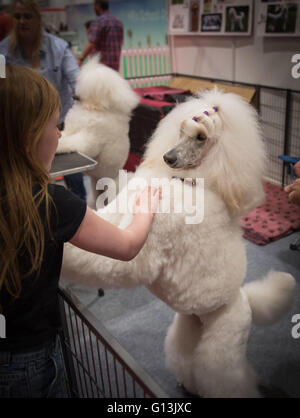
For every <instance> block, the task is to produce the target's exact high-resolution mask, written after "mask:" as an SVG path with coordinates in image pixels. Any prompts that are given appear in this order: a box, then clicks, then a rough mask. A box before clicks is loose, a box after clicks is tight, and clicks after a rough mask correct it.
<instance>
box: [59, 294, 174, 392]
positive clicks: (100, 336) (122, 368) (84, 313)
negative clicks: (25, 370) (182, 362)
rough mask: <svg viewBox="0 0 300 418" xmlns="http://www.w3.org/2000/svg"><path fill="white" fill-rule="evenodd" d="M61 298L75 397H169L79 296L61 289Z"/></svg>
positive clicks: (64, 338) (69, 367)
mask: <svg viewBox="0 0 300 418" xmlns="http://www.w3.org/2000/svg"><path fill="white" fill-rule="evenodd" d="M59 298H60V307H61V316H62V322H63V335H62V345H63V351H64V358H65V363H66V369H67V375H68V381H69V387H70V392H71V396H72V397H76V398H168V397H169V396H168V395H167V394H166V393H165V392H164V391H163V390H162V389H161V388H160V387H159V385H158V384H157V383H156V382H155V381H154V380H153V379H152V378H151V377H150V376H149V375H148V374H147V373H146V372H145V371H144V370H143V369H142V368H141V367H140V366H139V364H138V363H137V362H136V361H135V360H134V359H133V358H132V357H131V356H130V355H129V354H128V353H127V352H126V350H125V349H124V348H123V347H122V346H121V345H120V344H119V343H118V342H117V341H116V340H115V339H114V337H113V336H112V335H111V334H110V333H109V332H108V331H107V330H106V329H105V328H104V326H103V325H102V324H101V323H100V321H98V320H97V319H96V318H95V317H94V316H93V315H92V314H91V313H90V312H89V311H88V310H87V309H86V308H85V307H84V306H83V305H82V304H81V303H80V302H79V301H78V299H77V298H76V297H75V296H73V295H72V296H71V295H70V294H69V293H67V292H66V291H65V290H63V289H59ZM141 349H142V347H141Z"/></svg>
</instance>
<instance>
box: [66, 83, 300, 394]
mask: <svg viewBox="0 0 300 418" xmlns="http://www.w3.org/2000/svg"><path fill="white" fill-rule="evenodd" d="M264 166H265V152H264V147H263V141H262V137H261V132H260V128H259V125H258V121H257V115H256V112H255V111H254V109H253V108H252V107H251V106H250V105H249V104H248V103H247V102H246V101H244V100H243V99H242V98H241V97H239V96H237V95H234V94H230V93H222V92H220V91H218V90H212V91H208V92H204V93H203V94H199V96H195V97H194V98H191V99H189V100H188V101H187V102H185V103H182V104H180V105H178V106H177V107H176V108H175V109H174V110H172V111H171V112H170V113H169V114H168V115H167V116H166V117H165V118H164V119H163V120H162V121H161V122H160V123H159V125H158V127H157V129H156V131H155V132H154V134H153V136H152V138H151V140H150V142H149V144H148V147H147V150H146V153H145V157H144V162H143V163H142V165H141V166H140V167H139V168H138V170H137V171H136V173H135V175H134V177H133V179H132V180H130V182H131V181H134V180H135V179H141V178H142V179H144V180H145V181H146V182H148V183H149V184H151V181H152V180H153V179H157V181H158V184H159V182H161V185H162V189H163V191H162V200H161V202H160V205H161V206H160V212H159V213H157V214H156V216H155V219H154V222H153V224H152V229H151V232H150V234H149V236H148V239H147V241H146V243H145V245H144V247H143V248H142V250H141V252H140V253H139V254H138V255H137V257H136V258H135V259H134V260H131V261H129V262H126V263H124V262H120V261H116V260H112V259H108V258H105V257H102V256H98V255H94V254H90V253H87V252H85V251H82V250H80V249H78V248H76V247H73V246H72V245H71V244H67V245H66V248H65V254H64V262H63V276H64V277H65V278H67V279H69V280H70V281H73V282H80V283H84V284H85V285H86V286H92V287H96V288H99V287H103V288H112V287H115V288H121V287H122V288H129V287H133V286H139V285H144V286H146V287H147V288H148V289H149V290H150V291H151V292H152V293H153V294H154V295H156V296H157V297H159V298H160V299H161V300H162V301H164V302H165V303H166V304H168V305H169V306H170V307H171V308H172V309H173V310H174V311H175V312H176V314H175V317H174V320H173V323H172V324H171V326H170V328H169V330H168V332H167V337H166V340H165V355H166V362H167V366H168V368H169V369H170V370H171V371H172V372H173V373H174V375H175V376H176V378H177V380H178V382H179V383H181V384H182V385H183V386H184V387H185V388H186V389H187V390H188V391H189V392H191V393H193V394H197V395H199V396H205V397H258V396H260V394H259V391H258V384H257V378H256V375H255V372H254V370H253V369H252V367H251V365H250V364H249V363H248V361H247V358H246V348H247V341H248V335H249V331H250V327H251V323H252V321H253V322H255V323H257V324H260V325H266V324H269V323H273V322H275V321H276V320H277V319H278V318H280V317H281V315H283V314H284V313H285V312H286V311H287V310H288V309H289V307H290V305H291V301H292V297H293V290H294V286H295V280H294V278H293V277H292V276H291V275H290V274H287V273H281V272H270V273H269V274H268V275H267V277H266V278H264V279H262V280H258V281H254V282H251V283H249V284H247V285H245V286H242V284H243V281H244V279H245V276H246V269H247V257H246V248H245V243H244V241H243V238H242V229H241V226H240V217H241V216H242V215H243V214H246V213H247V212H249V211H251V210H252V209H253V208H255V207H256V206H258V205H259V204H260V203H261V202H262V201H263V199H264V192H263V187H262V176H263V169H264ZM166 179H167V180H169V182H172V187H171V188H170V193H165V192H164V185H165V183H166ZM188 179H189V180H188ZM191 179H192V180H191ZM197 179H204V199H203V198H202V200H201V201H199V200H198V201H197V198H196V197H197V193H198V192H199V187H200V185H199V183H198V182H197ZM130 182H129V183H128V186H127V188H126V187H125V188H123V189H122V192H121V193H120V194H119V195H118V196H117V197H116V200H115V201H112V202H111V203H110V204H109V205H108V206H106V207H105V208H104V209H103V210H99V211H98V212H97V214H98V216H102V217H104V218H105V219H107V220H109V221H110V222H112V223H114V224H116V225H119V226H120V227H126V226H127V225H128V224H129V223H130V221H131V217H132V214H131V212H130V208H129V209H128V211H127V212H126V213H121V212H119V213H118V211H117V212H116V211H114V210H112V209H114V208H118V207H120V206H119V205H118V203H119V201H120V200H122V197H123V196H124V193H127V197H128V201H130V198H131V197H132V196H133V195H135V193H136V191H135V190H134V189H133V188H132V187H131V184H130ZM155 185H157V183H156V184H155ZM182 196H184V199H187V200H189V201H188V202H185V203H187V205H186V204H184V205H182V211H177V210H174V208H175V207H178V206H176V205H177V204H179V203H180V202H182ZM200 196H201V194H200ZM170 201H171V202H173V204H171V205H169V208H170V211H169V212H167V211H163V210H162V208H163V207H164V204H166V207H168V203H170ZM195 201H196V202H197V205H199V206H203V207H204V217H203V219H202V221H201V222H196V223H195V222H194V223H191V222H187V219H188V217H189V219H190V217H191V215H192V214H191V213H190V211H186V209H185V208H191V207H193V205H194V203H195ZM197 205H194V209H195V212H197V209H199V208H198V206H197ZM141 349H143V347H141Z"/></svg>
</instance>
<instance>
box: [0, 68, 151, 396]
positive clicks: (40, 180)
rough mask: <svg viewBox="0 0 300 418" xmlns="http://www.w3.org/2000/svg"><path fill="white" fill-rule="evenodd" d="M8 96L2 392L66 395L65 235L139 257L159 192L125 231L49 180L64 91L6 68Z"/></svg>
mask: <svg viewBox="0 0 300 418" xmlns="http://www.w3.org/2000/svg"><path fill="white" fill-rule="evenodd" d="M0 97H1V100H0V314H1V315H3V316H4V318H5V320H6V338H5V339H0V387H1V390H0V397H1V396H2V397H67V396H68V392H67V388H66V380H65V375H64V365H63V360H62V355H61V348H60V342H59V337H58V334H59V330H60V328H61V322H60V315H59V308H58V296H57V288H58V281H59V277H60V271H61V263H62V256H63V246H64V242H67V241H70V242H71V243H72V244H74V245H76V246H78V247H80V248H83V249H85V250H87V251H91V252H94V253H96V254H102V255H105V256H108V257H112V258H117V259H120V260H124V261H128V260H131V259H132V258H134V257H135V256H136V255H137V253H138V252H139V251H140V249H141V248H142V246H143V245H144V243H145V241H146V238H147V235H148V232H149V230H150V227H151V224H152V220H153V217H154V211H155V208H156V206H157V203H158V200H159V193H158V190H155V189H152V188H148V189H145V190H144V191H143V192H142V193H141V194H140V195H139V196H138V197H137V201H136V213H135V214H134V217H133V221H132V223H131V225H130V226H129V227H128V228H127V229H125V230H121V229H119V228H117V227H115V226H114V225H111V224H109V223H108V222H106V221H104V220H103V219H101V218H99V217H98V216H97V215H96V214H95V213H94V212H93V211H92V210H91V209H89V208H87V206H86V203H85V202H84V201H83V200H81V199H80V198H78V197H77V196H75V195H73V194H72V193H71V192H69V191H68V190H66V189H65V188H64V187H62V186H58V185H56V184H51V183H50V178H49V170H50V167H51V163H52V160H53V158H54V154H55V151H56V148H57V145H58V140H59V138H60V135H61V134H60V131H59V130H58V128H57V123H58V119H59V107H60V98H59V94H58V92H57V91H56V89H55V88H54V87H53V86H52V85H51V84H50V83H49V82H48V81H47V80H46V79H45V78H44V77H43V76H41V75H40V74H38V73H37V72H35V71H33V70H30V69H28V68H25V67H14V66H11V65H7V67H6V78H5V79H0ZM148 201H149V202H151V203H149V205H148V204H146V202H148ZM145 205H146V206H145ZM139 208H142V210H141V209H140V210H139ZM145 209H146V210H145Z"/></svg>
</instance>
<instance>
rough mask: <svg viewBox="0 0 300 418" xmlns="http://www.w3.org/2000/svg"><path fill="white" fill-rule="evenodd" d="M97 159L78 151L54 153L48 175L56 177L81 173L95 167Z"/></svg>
mask: <svg viewBox="0 0 300 418" xmlns="http://www.w3.org/2000/svg"><path fill="white" fill-rule="evenodd" d="M97 164H98V163H97V161H95V160H93V159H92V158H89V157H87V156H86V155H84V154H81V153H79V152H70V153H65V154H56V155H55V157H54V160H53V162H52V166H51V170H50V176H51V177H52V178H56V177H59V176H67V175H68V174H75V173H83V172H85V171H89V170H92V169H93V168H95V167H96V165H97Z"/></svg>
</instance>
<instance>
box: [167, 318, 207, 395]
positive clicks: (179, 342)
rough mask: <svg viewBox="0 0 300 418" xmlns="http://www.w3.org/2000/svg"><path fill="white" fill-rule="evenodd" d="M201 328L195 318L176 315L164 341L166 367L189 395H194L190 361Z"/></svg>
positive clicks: (199, 322) (197, 319) (198, 320)
mask: <svg viewBox="0 0 300 418" xmlns="http://www.w3.org/2000/svg"><path fill="white" fill-rule="evenodd" d="M201 327H202V324H201V321H200V319H199V318H198V317H197V316H194V315H183V314H179V313H176V315H175V316H174V319H173V322H172V324H171V325H170V327H169V329H168V332H167V336H166V339H165V354H166V364H167V367H168V369H170V370H171V371H172V373H173V374H174V375H175V376H176V379H177V381H178V383H179V384H182V385H183V386H184V387H185V389H186V390H187V391H189V392H191V393H196V392H195V382H194V375H193V370H192V360H193V353H194V350H195V348H196V346H197V344H198V342H199V339H200V335H201Z"/></svg>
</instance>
